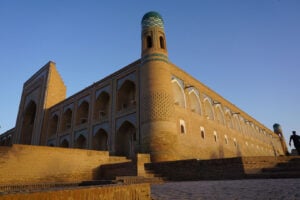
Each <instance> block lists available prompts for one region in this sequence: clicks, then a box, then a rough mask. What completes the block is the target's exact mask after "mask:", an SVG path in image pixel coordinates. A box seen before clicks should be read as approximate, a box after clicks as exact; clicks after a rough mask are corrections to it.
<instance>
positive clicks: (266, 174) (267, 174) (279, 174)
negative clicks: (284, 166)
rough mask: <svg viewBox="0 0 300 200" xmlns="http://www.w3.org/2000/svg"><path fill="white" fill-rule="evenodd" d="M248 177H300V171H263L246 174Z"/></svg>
mask: <svg viewBox="0 0 300 200" xmlns="http://www.w3.org/2000/svg"><path fill="white" fill-rule="evenodd" d="M245 178H246V179H272V178H274V179H278V178H300V173H299V171H296V172H295V171H290V172H287V171H285V172H276V173H274V172H263V173H257V174H246V175H245Z"/></svg>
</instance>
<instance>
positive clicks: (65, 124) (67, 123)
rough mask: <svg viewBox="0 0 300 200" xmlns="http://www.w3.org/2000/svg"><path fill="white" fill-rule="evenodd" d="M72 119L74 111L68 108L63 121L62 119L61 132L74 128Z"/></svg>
mask: <svg viewBox="0 0 300 200" xmlns="http://www.w3.org/2000/svg"><path fill="white" fill-rule="evenodd" d="M72 117H73V111H72V110H71V108H68V109H66V110H65V112H64V113H63V116H62V119H61V130H62V131H65V130H68V129H70V128H71V126H72Z"/></svg>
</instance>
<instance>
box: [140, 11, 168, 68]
mask: <svg viewBox="0 0 300 200" xmlns="http://www.w3.org/2000/svg"><path fill="white" fill-rule="evenodd" d="M151 60H161V61H164V62H168V51H167V44H166V36H165V30H164V21H163V19H162V17H161V15H160V14H159V13H157V12H153V11H151V12H148V13H146V14H145V15H144V17H143V19H142V63H145V62H148V61H151Z"/></svg>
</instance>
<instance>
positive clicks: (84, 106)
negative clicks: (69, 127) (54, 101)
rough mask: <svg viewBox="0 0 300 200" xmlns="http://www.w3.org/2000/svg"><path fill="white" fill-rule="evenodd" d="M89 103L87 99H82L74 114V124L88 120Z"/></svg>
mask: <svg viewBox="0 0 300 200" xmlns="http://www.w3.org/2000/svg"><path fill="white" fill-rule="evenodd" d="M89 107H90V105H89V103H88V102H87V101H85V100H84V101H82V102H81V104H80V105H79V107H78V109H77V114H76V125H79V124H85V123H87V122H88V116H89Z"/></svg>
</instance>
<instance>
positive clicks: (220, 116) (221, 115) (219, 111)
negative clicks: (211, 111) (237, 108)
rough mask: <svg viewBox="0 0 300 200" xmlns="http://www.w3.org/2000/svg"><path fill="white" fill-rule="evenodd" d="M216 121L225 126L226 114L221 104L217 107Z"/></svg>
mask: <svg viewBox="0 0 300 200" xmlns="http://www.w3.org/2000/svg"><path fill="white" fill-rule="evenodd" d="M215 113H216V119H217V121H218V122H219V123H220V124H223V125H225V119H224V112H223V109H222V107H221V105H220V104H217V105H216V106H215Z"/></svg>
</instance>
